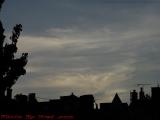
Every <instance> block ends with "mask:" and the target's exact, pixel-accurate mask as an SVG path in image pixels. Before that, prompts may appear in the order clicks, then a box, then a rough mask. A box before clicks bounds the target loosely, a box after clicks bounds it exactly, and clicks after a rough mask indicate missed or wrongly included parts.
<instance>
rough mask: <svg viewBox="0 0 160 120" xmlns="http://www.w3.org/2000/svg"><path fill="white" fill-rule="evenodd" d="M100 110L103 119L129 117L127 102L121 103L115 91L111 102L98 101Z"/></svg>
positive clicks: (123, 118) (126, 119)
mask: <svg viewBox="0 0 160 120" xmlns="http://www.w3.org/2000/svg"><path fill="white" fill-rule="evenodd" d="M100 111H101V113H102V116H103V117H104V118H105V119H109V120H117V119H122V120H128V119H129V110H128V104H127V103H122V101H121V99H120V98H119V96H118V94H117V93H116V94H115V96H114V98H113V100H112V103H100Z"/></svg>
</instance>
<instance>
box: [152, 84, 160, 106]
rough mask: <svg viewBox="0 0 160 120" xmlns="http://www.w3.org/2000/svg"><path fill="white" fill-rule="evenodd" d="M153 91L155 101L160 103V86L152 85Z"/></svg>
mask: <svg viewBox="0 0 160 120" xmlns="http://www.w3.org/2000/svg"><path fill="white" fill-rule="evenodd" d="M151 92H152V101H153V103H156V104H160V87H152V91H151Z"/></svg>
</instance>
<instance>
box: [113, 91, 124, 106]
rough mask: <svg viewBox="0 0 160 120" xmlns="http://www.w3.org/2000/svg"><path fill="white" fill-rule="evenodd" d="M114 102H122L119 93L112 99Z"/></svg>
mask: <svg viewBox="0 0 160 120" xmlns="http://www.w3.org/2000/svg"><path fill="white" fill-rule="evenodd" d="M112 103H116V104H121V103H122V101H121V99H120V97H119V96H118V94H117V93H116V94H115V96H114V98H113V100H112Z"/></svg>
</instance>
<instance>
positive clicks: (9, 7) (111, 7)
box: [0, 0, 160, 103]
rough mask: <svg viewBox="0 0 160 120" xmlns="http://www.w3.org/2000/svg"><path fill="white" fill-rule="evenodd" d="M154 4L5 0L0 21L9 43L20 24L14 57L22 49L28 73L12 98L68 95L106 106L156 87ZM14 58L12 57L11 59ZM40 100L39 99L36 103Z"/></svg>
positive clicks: (151, 0)
mask: <svg viewBox="0 0 160 120" xmlns="http://www.w3.org/2000/svg"><path fill="white" fill-rule="evenodd" d="M159 5H160V1H159V0H6V1H5V3H4V4H3V6H2V10H1V13H0V19H1V20H2V22H3V27H4V28H5V35H6V39H9V36H10V35H11V31H12V28H13V26H14V25H15V24H18V23H21V24H22V25H23V32H22V34H21V36H20V38H19V41H18V48H19V51H18V55H19V54H20V53H23V52H28V53H29V57H28V64H27V66H26V70H27V74H26V75H25V76H21V77H20V78H19V80H18V81H17V83H16V84H15V85H14V86H13V92H14V94H17V93H23V94H28V93H32V92H35V93H36V96H37V97H38V98H39V100H49V99H58V98H59V97H60V96H65V95H70V94H71V93H72V92H74V94H75V95H77V96H80V95H84V94H93V95H94V97H95V100H96V102H98V103H100V102H111V101H112V99H113V97H114V94H115V93H118V94H119V96H120V98H121V99H122V101H123V102H129V95H130V94H129V93H130V91H132V90H133V89H136V90H139V86H137V84H151V85H148V86H144V89H145V91H147V93H148V94H150V87H152V86H157V83H160V74H159V72H160V54H159V52H160V47H159V45H160V7H159ZM18 55H17V56H18ZM40 98H43V99H40Z"/></svg>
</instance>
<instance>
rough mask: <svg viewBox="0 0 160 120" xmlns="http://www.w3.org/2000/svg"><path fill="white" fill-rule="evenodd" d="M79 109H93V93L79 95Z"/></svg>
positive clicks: (87, 110)
mask: <svg viewBox="0 0 160 120" xmlns="http://www.w3.org/2000/svg"><path fill="white" fill-rule="evenodd" d="M79 99H80V110H81V111H83V112H91V111H93V110H94V102H95V100H94V97H93V95H82V96H80V98H79Z"/></svg>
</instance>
